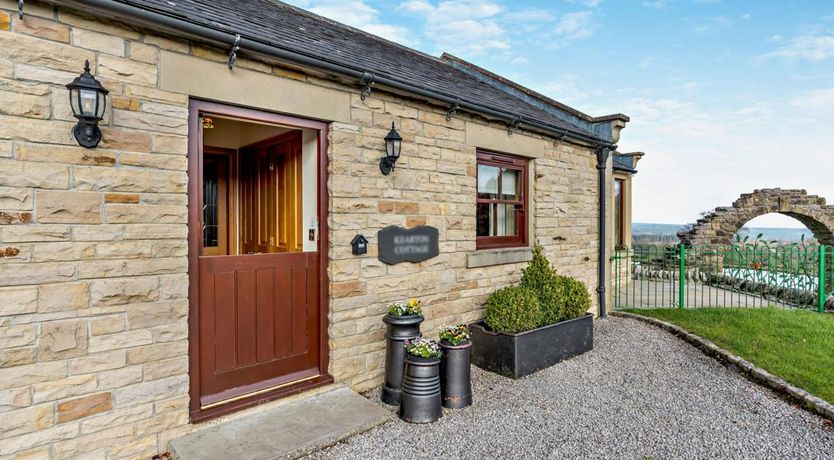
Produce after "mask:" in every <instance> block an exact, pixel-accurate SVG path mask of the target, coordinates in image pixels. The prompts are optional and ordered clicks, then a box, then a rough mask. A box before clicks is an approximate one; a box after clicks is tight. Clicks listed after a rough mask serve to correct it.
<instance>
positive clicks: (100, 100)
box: [96, 92, 107, 118]
mask: <svg viewBox="0 0 834 460" xmlns="http://www.w3.org/2000/svg"><path fill="white" fill-rule="evenodd" d="M106 107H107V96H105V95H104V93H98V92H97V93H96V118H104V109H105V108H106Z"/></svg>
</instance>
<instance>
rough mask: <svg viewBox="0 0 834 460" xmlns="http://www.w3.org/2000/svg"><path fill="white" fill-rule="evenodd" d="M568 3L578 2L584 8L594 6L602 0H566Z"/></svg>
mask: <svg viewBox="0 0 834 460" xmlns="http://www.w3.org/2000/svg"><path fill="white" fill-rule="evenodd" d="M568 3H578V4H580V5H582V6H584V7H586V8H596V7H598V6H599V4H600V3H602V0H568Z"/></svg>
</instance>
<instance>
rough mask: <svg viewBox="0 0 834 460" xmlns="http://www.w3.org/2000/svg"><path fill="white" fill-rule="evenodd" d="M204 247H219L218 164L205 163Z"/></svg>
mask: <svg viewBox="0 0 834 460" xmlns="http://www.w3.org/2000/svg"><path fill="white" fill-rule="evenodd" d="M203 247H207V248H214V247H217V164H216V163H214V162H208V161H207V162H205V163H204V164H203Z"/></svg>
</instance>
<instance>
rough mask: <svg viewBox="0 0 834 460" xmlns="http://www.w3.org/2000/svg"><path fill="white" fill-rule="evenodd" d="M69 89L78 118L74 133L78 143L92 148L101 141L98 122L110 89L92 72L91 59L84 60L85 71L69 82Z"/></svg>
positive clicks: (102, 115) (71, 102)
mask: <svg viewBox="0 0 834 460" xmlns="http://www.w3.org/2000/svg"><path fill="white" fill-rule="evenodd" d="M67 89H68V90H69V93H70V106H71V107H72V114H73V115H75V118H78V123H77V124H76V125H75V127H74V128H73V129H72V134H73V136H75V140H76V141H78V145H80V146H82V147H86V148H88V149H91V148H93V147H95V146H97V145H98V143H99V142H101V130H100V129H99V128H98V122H99V121H101V119H102V118H103V117H104V109H105V107H106V105H107V93H109V91H107V90H106V89H105V88H104V87H103V86H101V83H99V81H98V80H96V78H95V77H93V75H92V74H91V73H90V61H84V73H82V74H81V75H79V76H78V77H76V79H75V80H73V81H72V83H70V84H68V85H67Z"/></svg>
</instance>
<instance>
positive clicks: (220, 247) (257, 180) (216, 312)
mask: <svg viewBox="0 0 834 460" xmlns="http://www.w3.org/2000/svg"><path fill="white" fill-rule="evenodd" d="M198 155H199V157H200V159H201V160H200V161H201V165H202V167H201V168H200V170H199V173H198V174H199V178H198V181H199V183H201V184H203V186H202V189H201V191H202V194H201V196H200V200H201V202H200V206H199V208H198V209H201V210H202V212H201V213H199V214H198V215H197V219H199V220H198V222H193V221H192V224H191V225H192V229H195V228H198V229H202V232H200V235H201V239H200V240H199V245H198V247H199V254H198V256H197V273H198V276H197V280H198V296H197V298H198V299H199V301H198V311H199V315H198V318H199V320H198V334H199V341H198V342H199V350H198V354H199V405H200V409H201V410H203V409H205V408H212V407H216V406H218V405H223V404H227V403H229V402H233V401H236V400H239V399H241V398H251V397H253V396H255V395H258V394H262V393H264V392H269V391H275V390H276V389H278V388H281V387H284V386H287V385H291V384H293V383H294V382H300V381H306V380H310V379H314V378H318V377H319V376H321V374H322V373H323V372H322V368H321V359H320V358H321V343H322V340H320V339H321V336H320V334H321V324H322V318H321V315H322V313H321V294H320V292H321V291H320V276H321V273H322V272H321V265H320V259H319V253H318V252H302V249H303V242H302V240H301V239H300V237H301V234H302V230H301V209H302V197H301V193H302V188H301V182H302V175H301V166H300V165H301V135H300V131H294V132H291V133H289V134H286V135H281V136H278V137H276V138H273V139H270V140H267V141H264V142H260V143H258V144H257V145H255V146H251V147H247V148H241V149H239V150H237V151H236V152H235V155H231V154H229V155H223V154H221V152H220V149H213V148H210V147H205V146H202V145H200V146H199V151H198ZM235 163H237V167H235ZM235 170H237V171H239V174H235V173H234V171H235ZM235 188H236V189H237V190H236V191H237V193H234V190H233V189H235ZM192 216H194V214H192ZM192 218H194V217H192ZM236 228H239V229H240V230H239V233H240V237H239V239H237V238H236V236H235V235H236V234H237V232H235V231H234V229H236ZM207 235H208V236H207Z"/></svg>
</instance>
